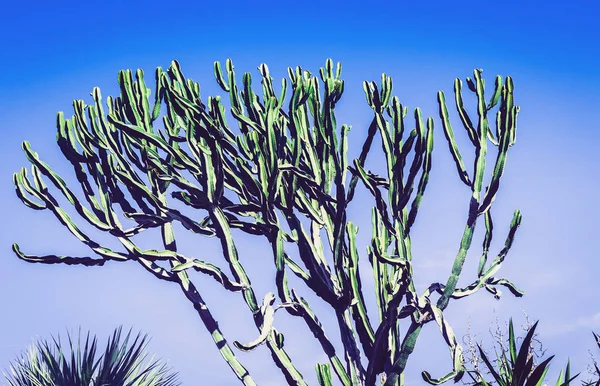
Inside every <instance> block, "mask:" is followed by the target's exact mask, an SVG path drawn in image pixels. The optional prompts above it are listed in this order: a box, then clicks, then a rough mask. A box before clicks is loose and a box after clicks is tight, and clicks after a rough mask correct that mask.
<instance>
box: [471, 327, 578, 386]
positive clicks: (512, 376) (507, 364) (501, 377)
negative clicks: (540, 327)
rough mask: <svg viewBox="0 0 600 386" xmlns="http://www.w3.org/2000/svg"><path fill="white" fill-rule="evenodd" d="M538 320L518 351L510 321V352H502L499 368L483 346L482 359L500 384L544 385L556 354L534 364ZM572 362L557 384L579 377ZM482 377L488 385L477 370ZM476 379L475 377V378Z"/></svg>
mask: <svg viewBox="0 0 600 386" xmlns="http://www.w3.org/2000/svg"><path fill="white" fill-rule="evenodd" d="M536 327H537V322H536V323H534V325H533V326H532V327H531V328H530V329H529V331H528V332H527V335H526V336H525V338H524V339H523V342H522V343H521V347H520V348H519V350H518V351H517V343H516V338H515V333H514V329H513V323H512V319H511V320H510V321H509V327H508V352H504V351H503V352H501V353H500V355H499V357H498V358H497V359H498V360H497V368H494V365H493V364H492V362H491V361H490V360H489V359H488V357H487V356H486V354H485V352H484V351H483V349H482V348H481V346H479V345H477V347H478V348H479V353H480V355H481V359H482V360H483V362H484V363H485V365H486V366H487V368H488V369H489V371H490V373H491V374H492V376H493V377H494V381H495V382H496V384H497V385H498V386H542V383H543V382H544V377H545V376H546V373H547V372H548V368H549V364H550V361H551V360H552V358H554V355H552V356H550V357H548V358H546V359H545V360H543V361H542V362H541V363H540V364H538V365H537V366H534V363H533V357H532V356H531V355H529V348H530V346H531V340H532V338H533V336H534V334H535V329H536ZM570 369H571V364H570V362H568V363H567V367H566V369H565V378H564V382H563V376H562V370H561V372H560V374H559V376H558V380H557V381H556V386H569V385H570V384H571V381H572V380H574V379H575V378H577V376H579V374H577V375H575V376H573V377H571V370H570ZM476 373H477V374H478V375H479V377H478V379H480V381H479V382H480V383H479V384H480V386H488V385H489V384H490V383H488V382H487V381H485V379H483V376H482V374H481V373H479V372H476ZM473 379H474V378H473Z"/></svg>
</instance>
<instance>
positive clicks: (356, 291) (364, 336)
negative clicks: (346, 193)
mask: <svg viewBox="0 0 600 386" xmlns="http://www.w3.org/2000/svg"><path fill="white" fill-rule="evenodd" d="M357 233H358V227H357V226H355V225H354V224H353V223H352V222H348V223H347V224H346V234H347V235H348V242H349V245H348V255H349V264H348V275H349V278H350V283H351V286H352V299H353V302H352V317H353V318H354V323H355V325H356V332H357V334H358V337H359V339H360V342H361V344H362V347H363V351H364V352H365V353H370V352H371V350H372V349H373V343H374V342H375V332H374V331H373V327H372V325H371V321H370V320H369V315H368V314H367V308H366V306H365V301H364V296H363V293H362V284H361V280H360V271H359V267H358V249H357V247H356V234H357Z"/></svg>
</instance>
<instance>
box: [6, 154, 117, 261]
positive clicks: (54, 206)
mask: <svg viewBox="0 0 600 386" xmlns="http://www.w3.org/2000/svg"><path fill="white" fill-rule="evenodd" d="M32 174H33V177H34V183H35V188H34V187H33V186H32V185H31V183H30V182H29V180H28V178H27V176H26V172H25V169H22V171H21V176H20V177H14V180H15V181H16V182H17V183H18V184H20V186H24V187H26V188H25V189H27V190H31V191H33V192H34V193H35V197H36V198H39V199H41V200H43V201H44V204H45V208H47V209H49V210H50V211H51V212H52V213H53V214H54V215H55V216H56V218H57V219H58V220H59V221H60V222H61V223H62V224H63V225H65V226H66V227H67V229H68V230H69V231H70V232H71V233H72V234H73V235H74V236H75V237H77V238H78V239H79V240H80V241H81V242H82V243H84V244H85V245H86V246H87V247H89V248H90V249H92V250H93V251H94V252H95V253H96V254H98V255H99V256H102V257H103V258H104V259H109V260H121V261H126V260H128V258H129V257H128V256H127V255H124V254H121V253H118V252H113V251H111V250H110V249H108V248H104V247H102V246H100V244H98V243H97V242H95V241H93V240H92V239H90V237H89V236H87V234H85V233H84V232H83V231H82V230H80V229H79V227H78V226H77V225H76V224H75V223H74V222H73V221H72V220H71V217H70V216H69V215H68V214H67V213H66V212H65V211H64V209H62V208H61V207H60V206H58V202H57V201H56V199H55V198H54V197H53V196H52V194H50V192H48V188H47V186H46V184H45V183H44V182H43V180H42V175H41V173H40V171H39V169H38V168H37V167H36V166H35V165H32ZM21 184H22V185H21ZM16 249H17V250H18V246H16ZM15 253H16V251H15ZM28 256H29V255H24V254H20V255H19V257H22V258H26V257H28Z"/></svg>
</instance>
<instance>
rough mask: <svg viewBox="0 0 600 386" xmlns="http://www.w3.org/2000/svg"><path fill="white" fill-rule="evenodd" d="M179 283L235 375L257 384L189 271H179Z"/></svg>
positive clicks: (242, 379)
mask: <svg viewBox="0 0 600 386" xmlns="http://www.w3.org/2000/svg"><path fill="white" fill-rule="evenodd" d="M177 276H178V283H179V285H180V287H181V289H182V290H183V292H184V294H185V296H186V297H187V298H188V300H190V302H192V304H193V305H194V308H195V309H196V311H197V312H198V316H200V319H201V320H202V322H203V324H204V326H205V327H206V329H207V330H208V332H209V333H210V336H211V338H212V339H213V341H214V342H215V345H216V346H217V348H218V349H219V353H220V354H221V356H222V357H223V359H225V361H226V362H227V364H228V365H229V367H230V368H231V369H232V370H233V372H234V373H235V375H236V376H237V377H238V379H239V380H240V381H242V383H243V384H244V385H246V386H256V383H255V382H254V380H253V379H252V377H251V376H250V373H249V372H248V370H246V368H245V367H244V366H243V365H242V364H241V363H240V361H239V360H238V359H237V357H236V356H235V354H234V352H233V350H232V349H231V347H230V346H229V343H227V340H226V339H225V337H224V335H223V333H222V332H221V330H220V329H219V326H218V324H217V321H216V320H215V319H214V317H213V316H212V313H211V312H210V310H209V308H208V307H207V305H206V303H205V301H204V299H203V298H202V296H201V295H200V293H199V292H198V290H197V289H196V287H195V286H194V284H193V283H192V282H190V280H189V277H188V275H187V272H186V271H185V270H183V271H179V272H177Z"/></svg>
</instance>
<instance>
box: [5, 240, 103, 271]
mask: <svg viewBox="0 0 600 386" xmlns="http://www.w3.org/2000/svg"><path fill="white" fill-rule="evenodd" d="M12 250H13V252H14V253H15V254H16V255H17V256H18V257H19V258H20V259H22V260H25V261H27V262H30V263H42V264H59V263H63V264H67V265H75V264H81V265H85V266H87V267H92V266H101V265H104V263H105V262H106V259H93V258H91V257H87V256H86V257H74V256H64V255H44V256H37V255H26V254H24V253H23V252H21V250H20V249H19V245H18V244H16V243H14V244H13V245H12Z"/></svg>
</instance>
